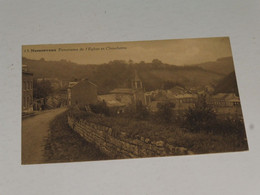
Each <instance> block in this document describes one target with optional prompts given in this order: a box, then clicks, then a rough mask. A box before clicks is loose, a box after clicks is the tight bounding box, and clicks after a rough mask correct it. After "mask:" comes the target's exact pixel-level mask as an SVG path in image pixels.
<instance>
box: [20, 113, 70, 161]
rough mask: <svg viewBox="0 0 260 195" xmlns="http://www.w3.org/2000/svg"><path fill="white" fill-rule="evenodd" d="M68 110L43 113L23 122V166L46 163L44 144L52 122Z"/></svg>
mask: <svg viewBox="0 0 260 195" xmlns="http://www.w3.org/2000/svg"><path fill="white" fill-rule="evenodd" d="M65 111H66V108H58V109H54V110H50V111H47V112H43V113H41V114H39V115H36V116H33V117H30V118H27V119H24V120H23V121H22V164H37V163H44V156H43V153H44V144H45V141H44V140H45V138H46V137H47V136H48V130H49V124H50V122H51V121H52V120H53V119H54V118H55V117H56V116H57V115H59V114H61V113H62V112H65Z"/></svg>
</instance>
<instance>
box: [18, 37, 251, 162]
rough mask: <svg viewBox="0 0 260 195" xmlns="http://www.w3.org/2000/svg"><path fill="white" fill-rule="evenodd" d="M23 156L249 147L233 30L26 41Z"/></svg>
mask: <svg viewBox="0 0 260 195" xmlns="http://www.w3.org/2000/svg"><path fill="white" fill-rule="evenodd" d="M21 82H22V130H21V131H22V138H21V139H22V151H21V152H22V156H21V157H22V164H42V163H59V162H79V161H97V160H114V159H131V158H146V157H165V156H179V155H196V154H209V153H220V152H238V151H247V150H248V143H247V137H246V131H245V125H244V120H243V114H242V108H241V102H240V98H239V90H238V86H237V81H236V75H235V67H234V62H233V57H232V51H231V45H230V40H229V38H228V37H214V38H196V39H173V40H158V41H133V42H113V43H84V44H48V45H24V46H22V81H21Z"/></svg>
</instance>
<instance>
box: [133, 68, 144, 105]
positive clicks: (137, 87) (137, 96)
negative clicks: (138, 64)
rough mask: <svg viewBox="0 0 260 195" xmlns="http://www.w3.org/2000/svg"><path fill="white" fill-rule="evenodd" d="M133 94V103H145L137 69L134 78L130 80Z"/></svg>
mask: <svg viewBox="0 0 260 195" xmlns="http://www.w3.org/2000/svg"><path fill="white" fill-rule="evenodd" d="M131 83H132V84H131V85H132V90H133V95H134V103H135V104H142V105H145V97H144V88H143V83H142V81H141V79H140V78H139V76H138V74H137V71H136V70H135V75H134V78H133V80H132V82H131Z"/></svg>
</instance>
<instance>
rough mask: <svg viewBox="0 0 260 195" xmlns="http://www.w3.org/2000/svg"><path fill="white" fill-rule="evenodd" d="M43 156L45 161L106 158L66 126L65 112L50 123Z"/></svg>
mask: <svg viewBox="0 0 260 195" xmlns="http://www.w3.org/2000/svg"><path fill="white" fill-rule="evenodd" d="M45 156H46V163H54V162H74V161H90V160H104V159H107V158H108V157H107V156H106V155H104V154H103V153H101V152H100V151H99V149H97V148H96V147H95V146H94V145H93V144H90V143H88V142H86V141H85V140H84V139H83V138H82V137H81V136H80V135H78V134H77V133H76V132H74V131H73V130H72V129H71V128H70V127H69V126H68V124H67V115H66V113H62V114H61V115H59V116H57V117H56V118H55V119H54V120H53V121H52V122H51V124H50V130H49V135H48V138H47V139H46V145H45Z"/></svg>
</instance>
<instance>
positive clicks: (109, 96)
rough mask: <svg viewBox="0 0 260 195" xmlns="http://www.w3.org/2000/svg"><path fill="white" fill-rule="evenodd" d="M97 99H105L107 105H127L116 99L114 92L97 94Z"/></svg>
mask: <svg viewBox="0 0 260 195" xmlns="http://www.w3.org/2000/svg"><path fill="white" fill-rule="evenodd" d="M98 100H99V101H105V102H106V104H107V106H108V107H123V106H126V105H127V104H126V103H124V102H120V101H118V100H117V99H116V96H115V95H114V94H107V95H99V96H98Z"/></svg>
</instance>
